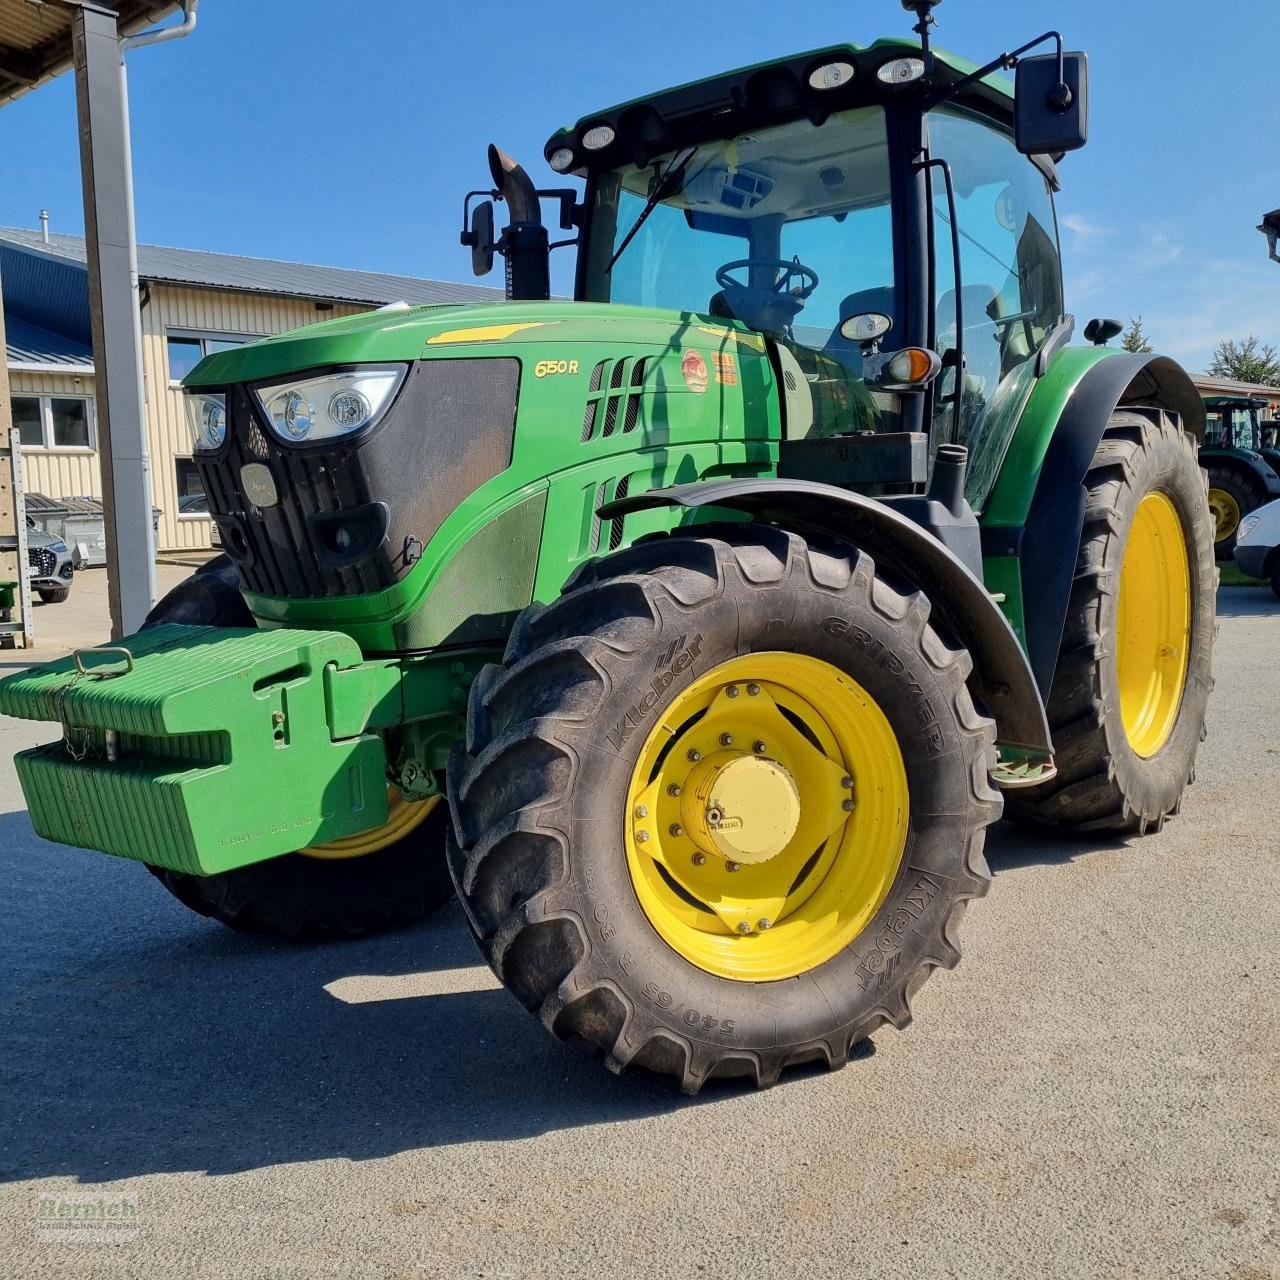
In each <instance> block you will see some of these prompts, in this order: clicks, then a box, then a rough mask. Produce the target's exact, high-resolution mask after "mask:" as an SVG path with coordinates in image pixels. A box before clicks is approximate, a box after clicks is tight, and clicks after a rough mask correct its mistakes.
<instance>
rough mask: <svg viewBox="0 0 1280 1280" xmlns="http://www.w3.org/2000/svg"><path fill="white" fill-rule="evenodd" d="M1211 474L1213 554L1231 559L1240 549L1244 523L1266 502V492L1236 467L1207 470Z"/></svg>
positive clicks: (1220, 557)
mask: <svg viewBox="0 0 1280 1280" xmlns="http://www.w3.org/2000/svg"><path fill="white" fill-rule="evenodd" d="M1206 470H1207V471H1208V475H1209V512H1210V514H1211V515H1212V517H1213V551H1214V555H1215V556H1216V557H1217V558H1218V559H1219V560H1230V559H1231V556H1232V553H1233V552H1234V551H1235V549H1236V533H1237V532H1238V531H1239V528H1240V521H1241V520H1242V519H1243V518H1244V516H1246V515H1247V514H1248V513H1249V512H1250V511H1252V510H1253V509H1254V508H1255V507H1260V506H1261V505H1262V504H1263V503H1264V502H1265V501H1266V500H1267V495H1266V493H1265V492H1264V491H1263V490H1262V489H1261V488H1260V487H1257V486H1255V485H1252V484H1250V483H1249V481H1248V480H1246V479H1245V478H1244V476H1242V475H1241V474H1240V473H1239V472H1238V471H1236V470H1235V469H1234V468H1232V467H1221V466H1215V465H1214V464H1213V463H1210V464H1209V466H1208V468H1206Z"/></svg>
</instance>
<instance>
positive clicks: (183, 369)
mask: <svg viewBox="0 0 1280 1280" xmlns="http://www.w3.org/2000/svg"><path fill="white" fill-rule="evenodd" d="M253 340H254V337H253V335H251V334H247V333H245V334H238V333H216V334H215V333H177V332H175V331H174V330H172V329H170V330H169V332H168V333H167V334H166V335H165V345H166V349H167V351H168V358H169V381H170V382H181V381H182V380H183V378H185V377H186V376H187V374H189V373H190V372H191V370H192V369H194V368H195V367H196V365H198V364H199V363H200V361H201V360H203V359H204V358H205V356H208V355H212V354H213V353H214V352H215V351H226V350H227V349H228V348H230V347H239V346H242V345H243V344H244V343H246V342H252V341H253Z"/></svg>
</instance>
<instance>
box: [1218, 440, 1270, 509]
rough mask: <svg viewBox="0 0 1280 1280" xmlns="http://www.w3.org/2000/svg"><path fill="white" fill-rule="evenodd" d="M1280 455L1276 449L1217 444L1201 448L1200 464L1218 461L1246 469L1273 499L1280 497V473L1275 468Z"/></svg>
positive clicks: (1238, 468)
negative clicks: (1243, 447)
mask: <svg viewBox="0 0 1280 1280" xmlns="http://www.w3.org/2000/svg"><path fill="white" fill-rule="evenodd" d="M1268 454H1270V455H1271V456H1268ZM1278 457H1280V456H1278V455H1277V454H1276V451H1275V450H1274V449H1270V450H1266V449H1263V450H1257V451H1255V450H1253V449H1240V448H1237V447H1236V446H1235V445H1229V446H1225V447H1222V446H1217V445H1215V446H1213V447H1212V448H1208V449H1201V450H1200V465H1201V466H1202V467H1209V466H1212V465H1214V464H1215V463H1217V464H1218V465H1219V466H1224V467H1232V468H1235V469H1237V470H1239V471H1246V472H1248V473H1249V476H1250V478H1251V479H1253V480H1254V481H1256V482H1257V483H1258V484H1260V485H1261V486H1262V487H1263V488H1264V489H1265V490H1266V491H1267V497H1268V500H1271V499H1274V498H1280V473H1278V472H1277V471H1276V470H1275V468H1276V465H1277V458H1278Z"/></svg>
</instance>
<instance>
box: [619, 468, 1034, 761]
mask: <svg viewBox="0 0 1280 1280" xmlns="http://www.w3.org/2000/svg"><path fill="white" fill-rule="evenodd" d="M660 506H671V507H686V508H689V509H697V508H700V507H722V508H727V509H730V510H734V511H743V512H746V513H747V514H748V515H750V516H751V517H752V518H753V519H755V520H762V521H766V522H770V523H773V524H777V525H781V526H782V527H784V528H787V529H791V530H793V531H794V532H796V533H807V532H817V533H825V534H829V535H832V536H834V537H837V538H840V539H842V540H843V541H845V542H849V543H852V544H853V545H854V546H856V547H858V548H860V549H861V550H863V551H866V552H867V554H868V555H870V556H871V557H872V558H873V559H874V560H875V561H876V562H877V564H878V565H880V566H882V567H884V568H886V569H889V570H890V571H891V572H893V573H895V574H897V575H898V576H900V577H902V578H903V579H905V580H906V581H907V582H909V583H911V584H912V585H913V586H914V587H916V588H917V589H918V590H920V591H923V592H924V593H925V595H926V596H927V597H928V598H929V602H930V605H931V615H930V616H931V620H932V621H933V623H934V624H935V625H937V626H939V627H940V629H941V630H943V631H944V632H946V633H949V635H950V638H952V639H953V640H955V641H956V642H957V643H959V644H962V645H964V647H965V648H966V649H968V650H969V653H970V656H971V657H972V658H973V674H972V675H971V676H970V677H969V686H970V689H971V691H972V692H973V694H974V695H975V697H976V698H977V699H978V700H979V701H980V702H981V705H982V707H983V709H984V710H985V712H986V714H988V715H989V716H991V717H992V719H993V720H995V722H996V729H997V740H998V741H999V743H1000V745H1002V746H1006V747H1011V748H1015V749H1017V750H1019V751H1025V752H1029V753H1032V754H1034V755H1040V756H1044V757H1049V756H1051V755H1052V754H1053V744H1052V741H1051V739H1050V736H1049V725H1048V721H1047V720H1046V718H1045V711H1044V704H1043V703H1042V702H1041V699H1040V695H1039V693H1038V691H1037V689H1036V683H1035V678H1034V677H1033V675H1032V673H1031V668H1030V666H1029V665H1028V664H1027V659H1026V656H1025V655H1024V654H1023V652H1022V648H1021V646H1020V645H1019V644H1018V639H1017V637H1016V636H1015V635H1014V633H1013V629H1012V628H1011V627H1010V626H1009V623H1008V622H1007V621H1006V620H1005V617H1004V614H1002V613H1001V612H1000V609H999V607H998V606H997V605H996V603H995V601H993V600H992V598H991V596H990V595H989V594H988V592H987V589H986V588H985V587H984V586H983V584H982V583H981V582H980V581H979V580H978V579H977V578H976V577H974V575H973V574H972V573H971V572H970V571H969V570H968V569H967V568H966V567H965V565H964V563H963V562H962V561H961V560H959V559H958V558H957V557H956V556H955V555H954V554H952V552H950V551H949V550H948V549H947V548H946V547H944V546H943V545H942V543H940V542H939V541H938V540H937V539H936V538H933V537H931V536H930V535H929V534H928V533H926V532H925V531H924V530H923V529H921V528H920V526H919V525H916V524H913V523H912V522H911V521H910V520H908V519H907V518H906V517H905V516H902V515H899V514H898V513H897V512H896V511H894V510H892V509H891V508H890V507H887V506H885V505H884V504H883V503H880V502H875V501H873V500H872V499H870V498H865V497H863V496H862V495H861V494H857V493H851V492H849V491H848V490H845V489H837V488H835V487H834V486H833V485H828V484H819V483H817V482H815V481H810V480H767V479H766V480H760V479H743V480H716V481H707V482H702V483H697V484H682V485H674V486H672V487H671V488H668V489H654V490H651V491H650V492H648V493H640V494H635V495H633V496H629V497H626V498H621V499H618V500H617V501H614V502H610V503H607V504H606V505H605V506H604V507H602V508H601V510H600V514H601V516H602V517H604V518H610V517H613V516H621V515H626V514H628V513H630V512H633V511H642V510H645V509H648V508H652V507H660Z"/></svg>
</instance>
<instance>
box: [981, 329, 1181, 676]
mask: <svg viewBox="0 0 1280 1280" xmlns="http://www.w3.org/2000/svg"><path fill="white" fill-rule="evenodd" d="M1117 408H1149V409H1162V410H1164V411H1166V412H1168V413H1173V414H1177V415H1178V418H1179V419H1180V421H1181V423H1182V427H1183V429H1184V430H1185V431H1187V432H1188V433H1189V434H1191V435H1192V436H1194V437H1195V438H1196V439H1197V440H1200V439H1202V438H1203V437H1204V419H1205V415H1204V401H1203V400H1202V399H1201V398H1200V393H1199V392H1198V391H1197V390H1196V388H1195V384H1194V383H1193V382H1192V381H1191V378H1190V376H1189V375H1188V374H1187V373H1186V371H1185V370H1184V369H1183V368H1182V367H1181V366H1180V365H1178V364H1176V363H1175V362H1174V361H1173V360H1170V359H1169V358H1168V357H1166V356H1157V355H1152V354H1130V353H1128V352H1122V351H1112V350H1110V349H1109V348H1104V347H1093V348H1088V347H1085V348H1080V347H1068V348H1066V349H1064V350H1062V351H1060V352H1059V353H1058V354H1057V356H1055V357H1054V360H1053V363H1052V364H1051V365H1050V366H1049V371H1048V373H1047V374H1046V376H1045V377H1044V378H1042V379H1041V380H1040V382H1039V383H1038V384H1037V385H1036V389H1035V391H1034V392H1033V393H1032V396H1031V399H1030V401H1029V402H1028V403H1027V407H1026V409H1024V410H1023V413H1022V417H1021V419H1020V420H1019V422H1018V429H1017V431H1016V433H1015V435H1014V438H1013V441H1012V443H1011V445H1010V448H1009V452H1008V454H1007V456H1006V458H1005V463H1004V466H1003V467H1002V468H1001V471H1000V477H999V479H998V480H997V481H996V485H995V488H994V489H993V490H992V492H991V497H990V499H989V501H988V502H987V505H986V509H985V510H984V511H983V513H982V517H981V523H982V547H983V553H984V555H986V556H1017V557H1019V559H1020V564H1021V566H1025V567H1027V568H1028V569H1029V573H1028V572H1023V574H1022V587H1023V621H1024V634H1025V635H1026V642H1027V655H1028V657H1029V658H1030V661H1031V666H1032V669H1033V670H1034V671H1035V674H1036V680H1037V682H1038V684H1039V687H1040V691H1041V693H1042V694H1043V696H1044V697H1045V698H1048V696H1049V690H1050V688H1051V687H1052V685H1053V676H1054V672H1055V671H1056V670H1057V666H1058V650H1059V648H1060V647H1061V644H1062V631H1063V625H1064V623H1065V621H1066V615H1067V604H1068V601H1069V598H1070V595H1071V583H1072V579H1073V577H1074V575H1075V569H1076V558H1077V554H1078V552H1079V547H1080V534H1081V531H1082V529H1083V527H1084V505H1085V487H1084V484H1085V477H1086V476H1087V475H1088V472H1089V468H1090V466H1092V464H1093V457H1094V454H1095V453H1096V452H1097V449H1098V445H1099V443H1100V442H1101V440H1102V436H1103V432H1105V431H1106V429H1107V423H1108V421H1109V420H1110V418H1111V415H1112V413H1113V412H1115V410H1116V409H1117Z"/></svg>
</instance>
